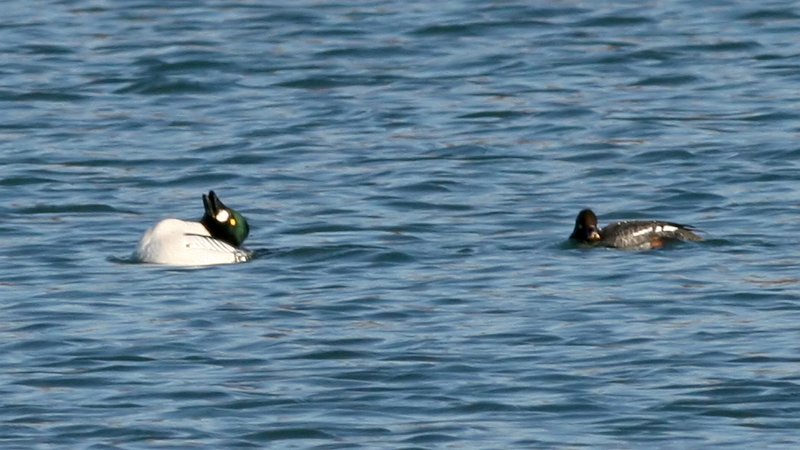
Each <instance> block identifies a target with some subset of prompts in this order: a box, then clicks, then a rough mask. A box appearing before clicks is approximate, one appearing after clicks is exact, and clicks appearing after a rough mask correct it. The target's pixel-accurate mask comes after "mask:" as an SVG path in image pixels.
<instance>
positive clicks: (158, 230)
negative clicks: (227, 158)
mask: <svg viewBox="0 0 800 450" xmlns="http://www.w3.org/2000/svg"><path fill="white" fill-rule="evenodd" d="M203 206H204V207H205V214H204V215H203V218H202V219H200V221H199V222H187V221H184V220H178V219H164V220H162V221H161V222H159V223H157V224H156V226H154V227H153V228H151V229H149V230H147V232H146V233H145V234H144V236H143V237H142V240H141V241H140V242H139V247H138V248H137V249H136V252H135V254H134V257H135V258H136V259H137V260H139V261H141V262H146V263H155V264H169V265H174V266H207V265H213V264H232V263H238V262H245V261H248V260H249V259H250V257H251V255H252V253H251V252H249V251H247V250H245V249H243V248H241V245H242V242H244V240H245V239H246V238H247V235H248V234H249V233H250V227H249V226H248V225H247V220H245V218H244V216H242V215H241V214H239V212H237V211H236V210H234V209H231V208H228V207H227V206H225V205H224V204H223V203H222V201H220V199H219V197H217V195H216V194H214V191H209V193H208V196H206V195H205V194H204V195H203Z"/></svg>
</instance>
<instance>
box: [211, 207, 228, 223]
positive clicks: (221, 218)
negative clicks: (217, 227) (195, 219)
mask: <svg viewBox="0 0 800 450" xmlns="http://www.w3.org/2000/svg"><path fill="white" fill-rule="evenodd" d="M230 217H231V214H230V213H229V212H228V211H225V210H224V209H223V210H221V211H220V212H218V213H217V216H216V217H215V219H217V222H227V221H228V218H230Z"/></svg>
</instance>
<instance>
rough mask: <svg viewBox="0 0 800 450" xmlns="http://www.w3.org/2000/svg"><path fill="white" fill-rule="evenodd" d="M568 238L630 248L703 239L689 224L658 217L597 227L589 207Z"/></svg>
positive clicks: (645, 247)
mask: <svg viewBox="0 0 800 450" xmlns="http://www.w3.org/2000/svg"><path fill="white" fill-rule="evenodd" d="M569 238H570V239H572V240H574V241H578V242H581V243H584V244H591V245H598V246H602V247H614V248H623V249H629V250H644V249H650V248H662V247H664V245H666V244H667V243H668V242H671V241H702V240H703V238H701V237H700V236H698V235H697V234H695V233H694V232H693V231H692V227H691V226H688V225H681V224H679V223H672V222H661V221H658V220H626V221H623V222H616V223H612V224H611V225H608V226H606V227H605V228H603V229H600V227H599V226H598V225H597V216H596V215H595V214H594V212H592V210H591V209H584V210H583V211H581V212H580V213H579V214H578V217H577V218H576V219H575V229H573V230H572V235H570V237H569Z"/></svg>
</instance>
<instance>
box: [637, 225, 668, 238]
mask: <svg viewBox="0 0 800 450" xmlns="http://www.w3.org/2000/svg"><path fill="white" fill-rule="evenodd" d="M676 231H678V227H676V226H673V225H653V226H651V227H648V228H643V229H641V230H637V231H634V232H633V233H632V235H633V236H642V235H644V234H650V233H674V232H676Z"/></svg>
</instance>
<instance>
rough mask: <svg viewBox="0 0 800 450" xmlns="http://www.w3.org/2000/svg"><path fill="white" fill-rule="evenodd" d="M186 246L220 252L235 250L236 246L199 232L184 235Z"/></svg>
mask: <svg viewBox="0 0 800 450" xmlns="http://www.w3.org/2000/svg"><path fill="white" fill-rule="evenodd" d="M186 248H190V249H193V250H205V251H212V252H221V253H233V252H235V251H236V248H234V247H233V246H231V245H229V244H228V243H226V242H222V241H220V240H217V239H214V238H212V237H211V236H201V235H199V234H187V235H186Z"/></svg>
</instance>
